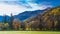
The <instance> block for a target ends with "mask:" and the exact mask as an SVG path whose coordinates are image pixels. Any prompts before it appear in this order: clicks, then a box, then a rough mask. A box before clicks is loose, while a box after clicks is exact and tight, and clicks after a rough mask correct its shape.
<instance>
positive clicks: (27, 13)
mask: <svg viewBox="0 0 60 34" xmlns="http://www.w3.org/2000/svg"><path fill="white" fill-rule="evenodd" d="M44 11H45V10H35V11H25V12H23V13H20V14H18V15H15V16H14V18H19V19H20V20H21V21H23V20H25V19H27V18H30V17H32V16H36V15H38V14H39V13H43V12H44Z"/></svg>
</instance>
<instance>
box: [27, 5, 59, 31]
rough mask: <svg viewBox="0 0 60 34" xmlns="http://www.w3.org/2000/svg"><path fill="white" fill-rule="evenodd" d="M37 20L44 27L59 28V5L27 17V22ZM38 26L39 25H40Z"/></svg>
mask: <svg viewBox="0 0 60 34" xmlns="http://www.w3.org/2000/svg"><path fill="white" fill-rule="evenodd" d="M36 20H37V21H38V22H39V23H40V26H41V27H42V26H43V27H44V28H46V29H50V28H51V29H52V30H60V6H59V7H54V8H51V9H49V10H47V11H45V12H44V13H42V14H39V15H37V16H35V17H32V18H29V19H27V21H28V22H32V21H36ZM40 26H39V27H40Z"/></svg>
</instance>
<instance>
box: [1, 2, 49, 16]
mask: <svg viewBox="0 0 60 34" xmlns="http://www.w3.org/2000/svg"><path fill="white" fill-rule="evenodd" d="M27 3H28V4H26V5H28V6H29V7H32V8H28V7H27V6H24V5H20V4H9V3H4V2H1V3H0V15H4V14H6V15H9V16H10V14H11V13H13V15H17V14H19V13H22V12H24V11H32V10H43V9H46V8H47V7H50V5H48V6H45V5H42V4H40V5H38V4H36V3H30V2H27Z"/></svg>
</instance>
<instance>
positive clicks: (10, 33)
mask: <svg viewBox="0 0 60 34" xmlns="http://www.w3.org/2000/svg"><path fill="white" fill-rule="evenodd" d="M0 34H60V32H52V31H0Z"/></svg>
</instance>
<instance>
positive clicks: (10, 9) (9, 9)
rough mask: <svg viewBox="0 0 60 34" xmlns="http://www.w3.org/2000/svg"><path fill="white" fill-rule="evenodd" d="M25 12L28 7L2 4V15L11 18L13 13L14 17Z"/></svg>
mask: <svg viewBox="0 0 60 34" xmlns="http://www.w3.org/2000/svg"><path fill="white" fill-rule="evenodd" d="M24 10H26V7H24V6H20V5H9V4H5V3H0V15H3V14H6V15H9V16H10V14H11V13H13V15H16V14H18V13H21V12H23V11H24Z"/></svg>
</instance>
